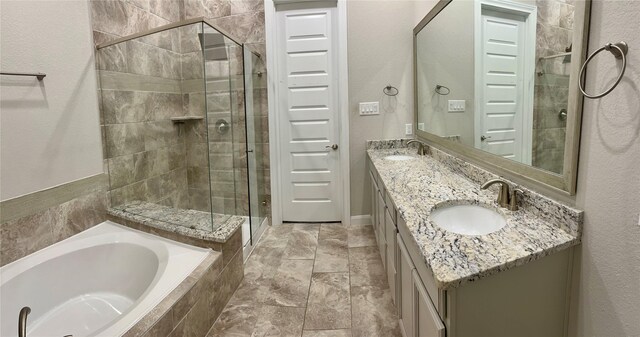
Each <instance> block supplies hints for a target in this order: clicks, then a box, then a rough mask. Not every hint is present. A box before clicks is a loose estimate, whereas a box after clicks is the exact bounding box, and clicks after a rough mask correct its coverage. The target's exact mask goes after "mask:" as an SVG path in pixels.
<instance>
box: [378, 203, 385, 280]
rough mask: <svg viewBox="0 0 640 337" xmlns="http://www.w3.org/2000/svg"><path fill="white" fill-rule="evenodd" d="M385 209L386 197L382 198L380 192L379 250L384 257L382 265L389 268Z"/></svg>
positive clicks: (382, 257) (381, 256)
mask: <svg viewBox="0 0 640 337" xmlns="http://www.w3.org/2000/svg"><path fill="white" fill-rule="evenodd" d="M385 209H386V206H385V205H384V198H382V195H381V194H380V193H378V237H379V238H378V250H379V251H380V258H381V259H382V266H383V267H384V269H385V270H387V258H386V255H387V251H386V250H387V240H386V238H385V230H384V226H385V223H384V217H385V214H384V213H385Z"/></svg>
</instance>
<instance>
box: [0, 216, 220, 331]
mask: <svg viewBox="0 0 640 337" xmlns="http://www.w3.org/2000/svg"><path fill="white" fill-rule="evenodd" d="M208 254H209V249H203V248H198V247H193V246H189V245H185V244H181V243H178V242H174V241H170V240H167V239H163V238H160V237H157V236H154V235H151V234H146V233H143V232H140V231H136V230H133V229H130V228H127V227H124V226H121V225H118V224H115V223H113V222H109V221H107V222H103V223H101V224H99V225H97V226H94V227H92V228H91V229H88V230H86V231H83V232H82V233H79V234H77V235H74V236H72V237H70V238H68V239H66V240H63V241H60V242H58V243H56V244H54V245H51V246H49V247H47V248H45V249H42V250H40V251H37V252H35V253H33V254H31V255H29V256H26V257H24V258H22V259H20V260H17V261H15V262H12V263H10V264H8V265H6V266H3V267H2V268H0V336H17V327H18V313H19V311H20V309H21V308H22V307H24V306H29V307H31V314H30V315H29V316H28V323H27V335H28V336H29V337H36V336H47V337H49V336H55V337H62V336H65V335H73V336H74V337H80V336H108V337H113V336H121V335H122V334H124V333H125V332H127V330H129V329H130V328H131V327H132V326H133V325H134V324H135V323H136V322H137V321H138V320H140V319H141V318H142V317H144V316H145V315H146V314H147V313H148V312H149V311H151V309H153V308H154V307H155V306H156V305H157V304H158V303H160V301H161V300H162V299H163V298H164V297H165V296H167V295H168V294H169V293H170V292H171V291H172V290H173V289H175V288H176V287H177V286H178V285H179V284H180V283H181V282H182V281H183V280H184V279H185V278H186V277H187V276H188V275H189V274H190V273H191V272H192V271H193V270H194V269H195V268H196V267H197V266H198V265H199V264H200V263H201V262H202V261H203V260H204V259H205V257H206V256H207V255H208Z"/></svg>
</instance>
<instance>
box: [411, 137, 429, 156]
mask: <svg viewBox="0 0 640 337" xmlns="http://www.w3.org/2000/svg"><path fill="white" fill-rule="evenodd" d="M413 143H417V144H418V154H419V155H421V156H424V155H426V154H427V151H425V144H424V143H423V142H421V141H419V140H417V139H412V140H410V141H408V142H407V146H409V145H411V144H413Z"/></svg>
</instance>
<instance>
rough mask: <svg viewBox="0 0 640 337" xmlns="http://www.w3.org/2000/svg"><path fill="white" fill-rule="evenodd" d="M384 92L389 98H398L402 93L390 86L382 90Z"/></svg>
mask: <svg viewBox="0 0 640 337" xmlns="http://www.w3.org/2000/svg"><path fill="white" fill-rule="evenodd" d="M382 92H383V93H384V94H385V95H387V96H396V95H397V94H398V93H399V92H400V91H398V88H396V87H394V86H392V85H391V84H388V85H387V86H386V87H384V89H382Z"/></svg>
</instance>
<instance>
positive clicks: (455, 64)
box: [416, 1, 475, 146]
mask: <svg viewBox="0 0 640 337" xmlns="http://www.w3.org/2000/svg"><path fill="white" fill-rule="evenodd" d="M473 11H474V8H473V3H472V2H469V1H459V2H452V3H450V4H449V5H447V8H446V10H445V11H443V12H441V13H440V14H439V15H438V16H436V17H435V18H434V19H433V20H432V21H431V22H429V25H428V26H426V27H425V28H423V29H422V30H421V31H420V33H419V34H418V36H417V46H416V49H417V51H418V52H417V53H418V55H419V58H418V60H417V62H418V64H417V71H418V89H419V91H418V110H419V111H420V115H419V116H420V117H419V122H420V123H424V124H425V128H424V130H425V131H427V132H430V133H433V134H436V135H438V136H442V137H447V136H460V141H461V142H462V143H463V144H465V145H469V146H474V132H475V130H474V116H473V113H474V110H475V109H474V104H475V102H474V90H475V88H474V85H475V82H474V75H475V74H474V53H473V37H474V36H473V33H474V28H473V14H474V13H473ZM442 41H452V42H453V43H448V44H447V43H442ZM436 85H444V86H446V87H448V88H449V89H450V93H449V95H439V94H437V93H436V92H435V87H436ZM443 90H446V89H443ZM449 100H464V101H465V111H464V112H449V106H448V105H449V102H448V101H449Z"/></svg>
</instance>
